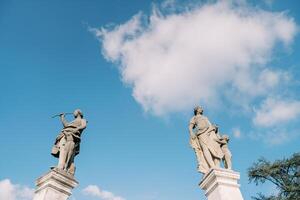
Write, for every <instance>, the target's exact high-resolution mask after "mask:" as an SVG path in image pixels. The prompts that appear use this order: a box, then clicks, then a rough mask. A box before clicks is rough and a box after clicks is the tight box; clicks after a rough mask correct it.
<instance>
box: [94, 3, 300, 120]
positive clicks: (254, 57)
mask: <svg viewBox="0 0 300 200" xmlns="http://www.w3.org/2000/svg"><path fill="white" fill-rule="evenodd" d="M171 2H172V1H171ZM162 12H163V11H161V10H158V9H154V10H153V13H152V14H151V16H150V17H149V18H146V16H144V15H143V14H142V13H139V14H137V15H135V16H134V17H132V19H130V20H129V21H128V22H126V23H124V24H121V25H118V26H115V27H113V28H112V29H111V28H110V29H109V28H101V29H93V31H94V32H95V34H96V35H97V37H98V38H99V39H100V40H101V41H102V52H103V55H104V56H105V58H106V59H107V60H108V61H111V62H114V63H116V64H117V65H118V66H119V70H120V73H121V77H122V81H123V82H124V83H125V84H126V85H129V86H131V87H132V89H133V97H134V98H135V100H136V101H137V102H138V103H140V104H141V105H142V107H143V108H144V109H145V110H146V111H150V112H153V113H154V114H156V115H164V114H168V113H170V112H181V111H186V110H190V109H191V107H194V105H196V104H199V103H200V104H201V105H205V106H206V107H209V106H214V105H215V104H216V102H220V101H223V99H222V98H224V96H226V95H224V94H227V93H228V91H231V92H233V93H234V94H240V95H241V96H244V97H245V96H247V99H249V101H251V99H253V98H255V97H257V96H261V95H262V96H264V95H266V94H267V93H269V92H270V91H271V90H272V89H273V88H276V86H277V85H278V84H279V83H280V82H281V81H282V80H283V79H285V77H286V74H285V73H284V72H281V71H274V70H272V69H270V68H268V67H267V65H266V64H267V63H268V62H269V61H270V60H271V58H272V57H271V54H272V50H273V48H274V47H275V46H276V44H278V43H282V44H284V45H285V46H287V45H288V44H290V43H291V42H292V40H293V38H294V36H295V34H296V24H295V22H294V20H293V19H292V18H290V17H288V16H287V15H286V14H285V13H281V12H269V11H264V10H261V9H254V8H251V7H249V6H247V5H239V6H233V5H232V4H230V3H228V2H227V1H221V2H217V3H211V4H205V5H202V6H198V7H197V6H196V7H194V8H193V9H190V10H188V11H184V12H179V13H178V12H177V13H173V14H167V15H163V14H162ZM147 21H148V22H147ZM229 96H230V95H229ZM229 98H230V97H229ZM235 101H236V100H235ZM232 102H234V101H232ZM236 102H237V101H236Z"/></svg>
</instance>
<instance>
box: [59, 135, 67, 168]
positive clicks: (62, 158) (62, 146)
mask: <svg viewBox="0 0 300 200" xmlns="http://www.w3.org/2000/svg"><path fill="white" fill-rule="evenodd" d="M66 158H67V152H66V139H65V138H64V137H63V138H62V139H61V140H60V141H59V158H58V165H57V168H58V169H64V166H65V163H66Z"/></svg>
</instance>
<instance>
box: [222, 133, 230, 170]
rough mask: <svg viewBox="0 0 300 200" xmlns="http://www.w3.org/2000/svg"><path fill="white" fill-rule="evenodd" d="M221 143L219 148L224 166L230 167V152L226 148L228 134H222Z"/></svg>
mask: <svg viewBox="0 0 300 200" xmlns="http://www.w3.org/2000/svg"><path fill="white" fill-rule="evenodd" d="M221 141H222V143H221V149H222V151H223V153H224V158H223V161H224V166H225V168H226V169H232V164H231V157H232V155H231V152H230V151H229V149H228V142H229V137H228V135H223V136H222V139H221Z"/></svg>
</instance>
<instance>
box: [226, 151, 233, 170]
mask: <svg viewBox="0 0 300 200" xmlns="http://www.w3.org/2000/svg"><path fill="white" fill-rule="evenodd" d="M224 166H225V168H226V169H232V164H231V156H229V155H226V154H225V162H224Z"/></svg>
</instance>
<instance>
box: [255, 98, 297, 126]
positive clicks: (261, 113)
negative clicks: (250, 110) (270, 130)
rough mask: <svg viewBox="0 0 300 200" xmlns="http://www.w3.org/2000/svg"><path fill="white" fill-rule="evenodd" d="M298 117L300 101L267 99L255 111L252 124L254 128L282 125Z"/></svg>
mask: <svg viewBox="0 0 300 200" xmlns="http://www.w3.org/2000/svg"><path fill="white" fill-rule="evenodd" d="M299 115H300V101H296V100H286V99H277V98H268V99H266V100H265V101H264V102H263V103H262V105H261V106H260V107H259V108H258V109H256V110H255V117H254V119H253V123H254V124H255V125H256V126H262V127H272V126H278V125H284V124H285V123H286V122H290V121H293V120H294V119H296V118H297V117H298V116H299Z"/></svg>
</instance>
